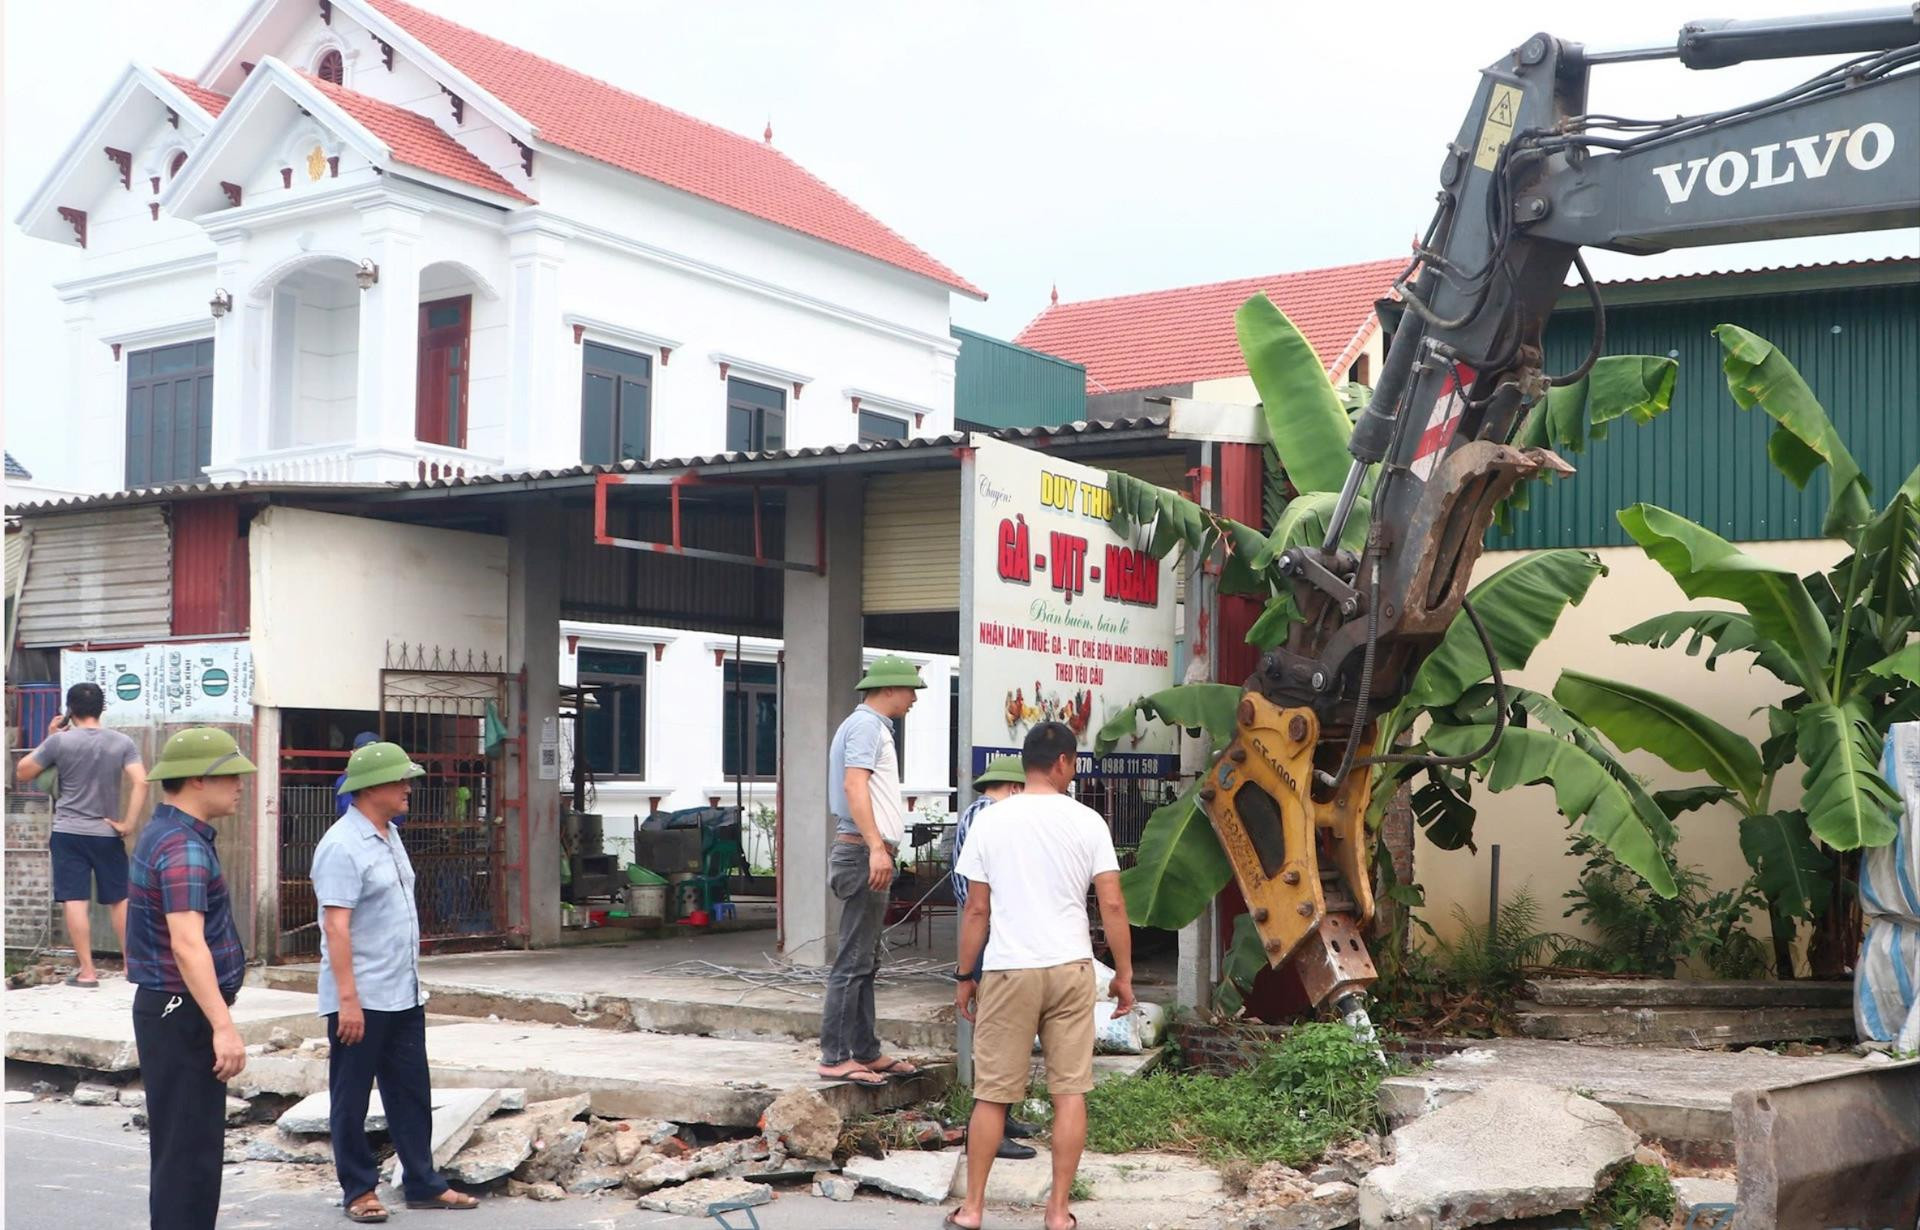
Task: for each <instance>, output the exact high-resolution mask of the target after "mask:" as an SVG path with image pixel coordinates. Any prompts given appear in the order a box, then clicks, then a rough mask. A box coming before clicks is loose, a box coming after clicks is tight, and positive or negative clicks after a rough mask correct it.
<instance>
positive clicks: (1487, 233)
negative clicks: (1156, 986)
mask: <svg viewBox="0 0 1920 1230" xmlns="http://www.w3.org/2000/svg"><path fill="white" fill-rule="evenodd" d="M1809 55H1849V56H1852V57H1853V58H1851V59H1849V60H1847V61H1846V62H1844V63H1843V64H1841V65H1839V66H1838V67H1836V68H1833V69H1830V70H1827V71H1823V72H1821V73H1820V74H1818V75H1816V76H1814V77H1812V78H1810V79H1809V80H1807V81H1805V82H1803V83H1802V84H1801V85H1799V86H1797V87H1795V88H1793V89H1790V90H1786V91H1782V92H1781V93H1779V94H1776V95H1774V96H1773V97H1771V98H1766V99H1761V100H1759V101H1757V102H1753V103H1750V104H1746V105H1743V106H1740V107H1735V108H1732V109H1729V110H1726V111H1722V112H1717V113H1713V114H1707V115H1697V116H1687V117H1680V118H1676V119H1666V120H1634V119H1629V118H1624V117H1619V116H1607V115H1592V114H1588V112H1587V106H1586V96H1587V86H1588V79H1589V75H1590V73H1591V71H1592V70H1593V69H1595V68H1596V67H1601V66H1604V65H1607V64H1610V63H1618V62H1622V61H1629V60H1644V59H1655V58H1662V57H1668V58H1678V59H1679V60H1681V61H1682V62H1683V63H1685V64H1686V65H1687V66H1689V67H1692V68H1699V69H1710V68H1717V67H1722V66H1724V65H1728V64H1733V63H1738V62H1741V61H1744V60H1752V59H1769V58H1785V57H1792V56H1809ZM1439 188H1440V190H1439V194H1438V208H1437V209H1436V211H1435V213H1434V217H1433V220H1432V222H1431V223H1430V224H1429V226H1428V228H1427V230H1426V232H1425V234H1424V236H1423V237H1422V239H1421V240H1420V241H1419V243H1418V244H1417V245H1416V250H1415V253H1414V255H1413V258H1412V259H1411V260H1410V262H1409V264H1408V267H1407V269H1406V270H1405V271H1404V272H1403V273H1402V274H1401V276H1400V277H1399V278H1398V279H1397V280H1396V282H1395V284H1394V290H1395V291H1396V292H1397V295H1398V298H1399V301H1400V302H1399V305H1400V307H1401V308H1402V309H1403V312H1404V314H1403V319H1402V324H1401V327H1400V329H1399V330H1398V332H1397V333H1396V334H1395V336H1394V339H1393V343H1392V346H1391V348H1390V350H1389V351H1388V354H1387V357H1386V361H1385V363H1384V364H1383V365H1382V369H1381V374H1380V377H1379V380H1378V383H1377V385H1376V387H1375V389H1374V394H1373V399H1372V401H1371V403H1370V404H1369V405H1368V406H1367V407H1366V409H1365V410H1364V411H1363V412H1362V413H1361V415H1360V418H1359V420H1358V421H1357V422H1356V423H1355V426H1354V431H1353V436H1352V439H1351V442H1350V444H1349V449H1350V451H1351V453H1352V455H1353V463H1352V467H1351V469H1350V472H1349V474H1348V476H1347V481H1346V483H1345V486H1344V487H1343V489H1342V491H1341V493H1340V499H1339V502H1338V505H1337V508H1336V511H1335V514H1334V516H1333V518H1332V519H1331V523H1330V524H1329V525H1328V528H1327V533H1326V536H1325V539H1324V541H1323V542H1322V543H1321V544H1320V545H1319V546H1317V547H1315V546H1305V547H1296V548H1293V549H1291V550H1289V551H1287V552H1286V553H1285V554H1284V555H1282V556H1281V558H1280V560H1279V561H1278V566H1279V568H1280V570H1281V572H1282V573H1283V574H1284V575H1286V576H1287V577H1288V578H1290V580H1291V582H1292V584H1293V588H1294V598H1295V601H1296V603H1297V605H1298V607H1299V609H1300V611H1301V613H1302V615H1303V619H1302V620H1301V621H1300V622H1299V623H1297V624H1295V625H1294V627H1293V629H1292V632H1291V634H1290V636H1289V638H1288V640H1287V642H1286V644H1285V645H1284V646H1280V647H1277V648H1275V649H1273V650H1270V651H1269V652H1268V653H1266V654H1265V655H1264V656H1263V657H1262V659H1261V662H1260V664H1259V667H1258V669H1257V670H1256V671H1255V673H1254V675H1253V676H1252V677H1251V678H1249V679H1248V680H1247V681H1246V685H1245V693H1244V695H1243V696H1242V698H1241V704H1240V710H1239V722H1238V729H1237V732H1236V736H1235V738H1234V740H1233V741H1232V742H1231V743H1230V744H1229V745H1228V747H1227V749H1226V752H1225V754H1224V755H1223V756H1222V757H1221V758H1220V760H1219V761H1218V762H1217V763H1216V764H1215V766H1214V768H1213V769H1212V770H1211V771H1210V779H1209V780H1208V781H1207V782H1206V783H1205V784H1204V786H1203V788H1202V790H1201V796H1200V797H1201V801H1202V805H1203V806H1204V807H1205V808H1206V810H1207V813H1208V816H1209V818H1210V819H1211V820H1212V822H1213V826H1214V829H1215V831H1216V832H1217V833H1218V835H1219V837H1220V840H1221V844H1222V846H1223V847H1224V848H1225V850H1226V851H1227V854H1228V856H1229V858H1230V860H1231V862H1232V863H1233V867H1234V874H1235V877H1236V878H1237V879H1238V881H1239V884H1240V887H1241V891H1242V893H1243V895H1244V896H1245V898H1246V900H1247V903H1248V906H1249V909H1250V910H1251V911H1252V914H1253V919H1254V922H1255V924H1256V926H1257V927H1258V929H1259V932H1260V936H1261V939H1262V941H1263V943H1264V944H1265V947H1266V951H1267V956H1268V960H1269V962H1270V963H1271V964H1273V965H1276V966H1278V965H1281V964H1283V963H1285V962H1288V961H1292V962H1294V963H1295V964H1296V966H1297V968H1298V969H1299V971H1300V974H1301V977H1302V980H1303V982H1304V984H1305V986H1306V988H1307V991H1308V994H1309V995H1310V997H1311V998H1312V999H1313V1002H1314V1003H1315V1004H1316V1005H1317V1004H1320V1003H1323V1002H1327V1001H1329V1000H1331V1001H1332V1002H1333V1003H1334V1004H1335V1005H1336V1007H1337V1008H1338V1010H1339V1011H1341V1012H1342V1013H1345V1014H1347V1015H1348V1016H1349V1018H1350V1019H1352V1017H1353V1014H1354V1013H1356V1012H1359V1013H1362V1014H1364V1003H1365V1000H1364V992H1365V989H1366V987H1367V986H1368V985H1370V984H1371V982H1372V981H1373V977H1374V969H1373V964H1372V961H1371V958H1370V957H1369V955H1368V953H1367V947H1366V943H1365V940H1364V936H1365V933H1366V927H1367V924H1368V922H1369V921H1370V920H1371V918H1372V915H1373V898H1372V894H1371V891H1370V889H1369V883H1368V868H1369V865H1370V862H1371V858H1370V855H1371V843H1370V838H1369V835H1368V833H1367V829H1366V823H1365V812H1366V806H1367V799H1368V794H1369V789H1368V787H1369V784H1370V780H1371V774H1372V773H1373V772H1374V770H1375V769H1376V768H1377V767H1378V766H1379V765H1381V764H1383V763H1391V762H1394V761H1405V760H1407V759H1409V758H1408V757H1406V756H1404V755H1400V754H1398V753H1396V752H1395V751H1394V750H1393V749H1391V748H1388V749H1375V748H1374V746H1373V742H1374V736H1375V731H1376V726H1377V719H1378V715H1379V714H1382V713H1384V712H1386V711H1387V710H1388V709H1391V708H1392V707H1393V706H1394V705H1395V704H1396V703H1397V702H1398V701H1399V700H1400V699H1401V698H1402V697H1403V696H1405V695H1406V693H1407V691H1408V689H1409V687H1410V686H1411V684H1412V680H1413V677H1414V674H1415V672H1416V671H1417V670H1418V669H1419V667H1420V664H1421V663H1422V662H1423V661H1424V660H1425V659H1426V656H1427V655H1428V654H1429V653H1431V652H1432V650H1433V649H1434V647H1435V646H1436V645H1438V643H1439V642H1440V639H1441V638H1442V637H1443V636H1444V635H1445V634H1446V631H1447V629H1448V628H1449V627H1450V626H1451V625H1452V623H1453V621H1454V619H1455V617H1456V616H1457V615H1459V614H1460V613H1461V612H1462V611H1463V610H1464V612H1465V614H1466V616H1467V618H1468V619H1469V620H1471V621H1472V623H1473V625H1474V626H1475V628H1476V629H1477V630H1478V631H1479V634H1480V637H1481V640H1482V643H1483V645H1484V646H1485V647H1486V649H1487V652H1488V658H1489V660H1490V661H1494V662H1495V686H1496V689H1498V688H1499V687H1500V683H1499V672H1498V663H1497V659H1495V658H1494V655H1493V651H1492V645H1491V642H1490V640H1489V638H1488V636H1487V633H1486V630H1485V627H1484V625H1483V624H1482V622H1481V620H1480V617H1479V615H1478V614H1477V613H1476V612H1475V611H1474V610H1473V608H1472V606H1471V604H1469V603H1467V602H1466V589H1467V585H1468V581H1469V579H1470V576H1471V573H1472V571H1473V566H1474V563H1475V561H1476V560H1477V559H1478V558H1479V555H1480V550H1481V546H1482V543H1483V542H1484V540H1485V537H1486V532H1487V528H1488V526H1489V524H1490V523H1491V521H1492V519H1493V516H1494V512H1495V509H1496V508H1497V507H1498V505H1499V504H1500V502H1501V501H1502V500H1504V499H1505V498H1506V497H1507V495H1508V494H1509V493H1511V491H1512V490H1513V488H1514V487H1515V486H1516V485H1517V484H1519V483H1521V482H1524V481H1525V480H1527V479H1529V478H1533V477H1537V476H1541V475H1547V474H1558V475H1570V474H1572V473H1573V467H1572V466H1570V465H1568V464H1567V463H1566V462H1565V461H1563V460H1562V459H1561V458H1559V457H1558V456H1556V455H1555V454H1553V453H1552V452H1550V451H1547V450H1545V449H1539V448H1524V449H1523V448H1516V447H1514V446H1513V444H1512V443H1511V441H1512V439H1513V437H1514V434H1515V431H1516V429H1517V427H1518V426H1519V424H1520V423H1522V422H1523V421H1524V419H1525V417H1526V415H1527V413H1528V412H1529V411H1530V410H1531V409H1532V408H1533V407H1534V406H1535V405H1536V404H1537V403H1538V402H1539V401H1540V400H1541V399H1542V398H1544V397H1545V396H1546V394H1547V390H1548V389H1549V388H1550V387H1552V386H1554V385H1556V384H1567V383H1572V382H1573V381H1575V380H1578V379H1579V378H1581V377H1583V376H1584V375H1585V374H1586V373H1587V371H1589V370H1590V369H1591V367H1592V365H1593V363H1594V362H1595V360H1597V359H1598V358H1599V356H1600V354H1601V352H1602V351H1603V350H1604V347H1605V342H1606V335H1605V310H1604V305H1603V304H1602V303H1601V302H1600V296H1599V292H1598V289H1597V288H1596V287H1595V284H1594V282H1593V278H1592V276H1591V275H1590V274H1589V273H1588V271H1587V267H1586V262H1585V261H1584V260H1583V259H1582V257H1581V255H1580V249H1581V248H1582V247H1598V248H1607V249H1611V250H1614V251H1620V252H1629V253H1652V252H1659V251H1664V250H1667V249H1670V248H1676V247H1686V246H1695V245H1702V244H1717V243H1728V242H1735V241H1747V240H1762V239H1780V238H1789V237H1794V236H1800V235H1823V234H1836V233H1840V232H1846V231H1861V230H1874V229H1883V228H1891V227H1910V226H1916V225H1920V4H1913V5H1909V6H1906V7H1900V8H1891V9H1882V10H1871V11H1861V12H1847V13H1833V14H1825V15H1820V16H1813V17H1806V18H1785V19H1769V20H1765V21H1719V22H1694V23H1691V24H1689V25H1687V26H1686V27H1684V28H1683V29H1682V30H1681V32H1680V36H1679V38H1678V39H1677V40H1676V41H1675V42H1674V43H1673V44H1671V45H1668V46H1662V47H1647V48H1629V49H1624V50H1619V51H1598V50H1589V49H1586V48H1583V47H1581V46H1580V45H1578V44H1574V43H1568V42H1564V41H1562V40H1560V39H1557V38H1554V37H1552V36H1550V35H1546V34H1538V35H1535V36H1534V37H1532V38H1530V39H1528V40H1527V41H1526V42H1525V43H1523V44H1522V45H1521V46H1520V47H1518V48H1516V49H1515V50H1514V51H1512V52H1511V53H1509V54H1508V55H1505V56H1503V57H1501V58H1500V59H1499V60H1498V61H1497V62H1495V63H1494V64H1492V65H1490V66H1489V67H1488V68H1486V69H1485V70H1484V72H1483V73H1482V79H1481V82H1480V86H1479V89H1478V91H1477V93H1476V95H1475V97H1474V102H1473V106H1472V108H1471V109H1470V110H1469V112H1468V114H1467V117H1466V120H1465V122H1464V123H1463V124H1462V125H1461V127H1460V131H1459V135H1458V136H1457V137H1456V138H1455V140H1454V141H1453V143H1452V144H1450V145H1449V146H1448V147H1447V150H1446V153H1445V155H1444V157H1443V159H1442V161H1441V167H1440V176H1439ZM1570 271H1577V272H1578V274H1579V277H1580V279H1581V281H1582V282H1583V283H1584V285H1585V286H1586V288H1587V291H1588V293H1589V295H1590V296H1591V298H1592V300H1593V303H1594V308H1595V311H1594V321H1595V331H1594V339H1593V346H1592V352H1591V354H1590V355H1589V356H1588V358H1587V360H1586V361H1585V362H1584V363H1583V364H1582V365H1581V366H1580V367H1578V368H1576V369H1575V370H1574V371H1572V372H1568V373H1561V374H1550V373H1548V372H1546V371H1545V370H1544V368H1543V367H1542V363H1543V358H1544V351H1543V348H1542V342H1541V338H1542V333H1543V331H1544V330H1545V327H1546V323H1547V318H1548V316H1549V314H1550V313H1551V312H1552V309H1553V305H1554V303H1555V301H1556V300H1558V298H1559V297H1560V295H1561V293H1562V289H1563V287H1564V286H1565V284H1566V281H1567V277H1568V274H1569V272H1570ZM1383 306H1384V305H1383ZM1369 481H1371V482H1372V483H1373V487H1372V519H1371V523H1370V526H1369V530H1368V534H1367V538H1366V542H1365V545H1364V547H1363V548H1362V549H1361V550H1359V551H1358V552H1355V551H1349V550H1344V549H1342V548H1341V547H1340V539H1341V535H1342V531H1343V530H1344V529H1345V527H1346V523H1347V521H1348V519H1349V517H1350V516H1351V513H1352V509H1353V506H1354V502H1355V499H1356V497H1357V496H1358V495H1359V494H1360V493H1361V491H1362V489H1363V487H1364V486H1365V485H1366V484H1367V483H1368V482H1369ZM1500 708H1501V709H1502V710H1504V708H1505V706H1504V705H1501V706H1500ZM1502 716H1504V715H1502ZM1498 720H1499V719H1496V721H1498ZM1498 732H1499V727H1498V725H1496V727H1495V733H1494V738H1495V739H1497V738H1498ZM1491 748H1492V744H1491V743H1489V745H1488V747H1487V748H1485V749H1482V750H1481V751H1480V752H1479V753H1476V754H1473V755H1470V756H1461V757H1451V758H1442V757H1417V758H1414V759H1417V760H1420V761H1423V762H1433V763H1441V764H1454V765H1458V764H1464V763H1470V762H1472V761H1474V760H1477V759H1479V757H1480V756H1482V755H1484V754H1485V753H1486V751H1490V750H1491ZM1362 1020H1364V1015H1363V1016H1362Z"/></svg>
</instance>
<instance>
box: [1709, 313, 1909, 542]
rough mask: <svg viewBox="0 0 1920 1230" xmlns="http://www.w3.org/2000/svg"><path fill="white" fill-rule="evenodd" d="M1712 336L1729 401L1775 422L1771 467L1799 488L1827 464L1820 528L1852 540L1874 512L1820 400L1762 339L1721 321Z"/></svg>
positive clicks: (1856, 468) (1862, 477) (1859, 475)
mask: <svg viewBox="0 0 1920 1230" xmlns="http://www.w3.org/2000/svg"><path fill="white" fill-rule="evenodd" d="M1713 335H1714V337H1716V338H1718V339H1719V341H1720V349H1721V351H1722V353H1723V358H1722V359H1721V362H1720V366H1721V368H1722V369H1723V370H1724V371H1725V372H1726V374H1727V390H1728V392H1730V393H1732V394H1733V400H1734V401H1735V402H1736V403H1738V404H1739V406H1740V408H1741V409H1742V410H1751V409H1753V408H1754V407H1755V406H1759V407H1760V408H1761V409H1762V410H1764V411H1766V412H1767V413H1768V414H1769V415H1771V416H1773V420H1774V422H1776V423H1778V424H1779V426H1778V427H1776V428H1774V432H1773V435H1772V437H1771V438H1769V439H1768V440H1767V456H1768V457H1770V458H1771V459H1772V460H1773V464H1774V468H1775V469H1777V470H1779V471H1780V472H1781V473H1782V474H1784V475H1786V476H1787V478H1788V480H1789V481H1791V482H1792V483H1793V485H1794V486H1796V487H1799V488H1801V489H1802V490H1804V489H1805V488H1806V485H1807V483H1808V481H1809V480H1810V479H1812V477H1813V476H1814V474H1815V472H1817V471H1818V470H1819V469H1820V467H1821V466H1827V467H1829V468H1831V470H1832V475H1831V478H1832V489H1831V494H1830V495H1829V496H1828V498H1827V516H1826V521H1825V523H1824V527H1823V528H1824V532H1825V533H1827V534H1829V535H1831V536H1832V537H1835V538H1845V539H1847V540H1848V541H1849V542H1851V541H1852V540H1853V537H1854V533H1855V531H1857V530H1858V529H1859V527H1860V526H1862V525H1865V524H1866V523H1867V521H1868V520H1869V519H1870V518H1871V517H1872V516H1873V504H1872V502H1871V501H1870V500H1869V499H1868V484H1867V477H1866V475H1865V474H1863V473H1861V472H1860V463H1859V462H1857V461H1855V460H1854V459H1853V454H1852V453H1850V452H1848V451H1847V446H1846V445H1845V444H1844V443H1842V442H1841V440H1840V433H1839V432H1838V431H1836V430H1835V429H1834V426H1833V420H1832V419H1830V418H1828V417H1827V412H1826V411H1825V410H1824V409H1822V408H1821V406H1820V399H1819V398H1817V397H1815V396H1814V395H1813V390H1812V389H1810V388H1808V387H1807V382H1806V381H1805V380H1802V379H1801V378H1800V373H1799V372H1798V371H1796V370H1794V366H1793V364H1792V363H1790V362H1788V361H1787V356H1785V355H1783V354H1781V353H1780V351H1779V350H1778V349H1776V348H1775V347H1774V345H1773V343H1772V342H1769V341H1768V340H1767V339H1766V338H1764V337H1761V336H1760V335H1759V334H1757V333H1750V332H1748V331H1747V330H1745V329H1742V328H1741V327H1740V326H1738V325H1721V326H1720V327H1719V328H1717V329H1715V330H1714V331H1713Z"/></svg>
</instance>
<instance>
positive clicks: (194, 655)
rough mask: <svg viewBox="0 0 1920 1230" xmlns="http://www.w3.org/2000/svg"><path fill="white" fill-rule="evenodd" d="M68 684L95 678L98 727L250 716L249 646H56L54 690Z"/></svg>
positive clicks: (231, 721) (242, 719) (244, 720)
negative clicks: (103, 702) (103, 701)
mask: <svg viewBox="0 0 1920 1230" xmlns="http://www.w3.org/2000/svg"><path fill="white" fill-rule="evenodd" d="M76 683H97V684H99V685H100V690H101V691H102V692H104V693H106V698H107V708H106V712H105V713H103V714H101V715H100V721H101V724H102V725H105V726H171V725H191V724H193V723H195V722H215V723H222V724H227V725H232V724H234V723H248V722H252V721H253V650H252V647H251V646H250V645H249V644H248V643H247V642H246V641H205V642H198V643H186V642H178V643H176V642H162V643H159V644H152V645H139V646H135V647H134V648H131V649H100V650H87V649H66V650H62V651H61V653H60V692H61V695H62V696H64V695H65V694H66V690H67V689H68V688H70V687H72V686H73V685H74V684H76Z"/></svg>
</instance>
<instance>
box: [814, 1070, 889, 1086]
mask: <svg viewBox="0 0 1920 1230" xmlns="http://www.w3.org/2000/svg"><path fill="white" fill-rule="evenodd" d="M835 1066H838V1065H835ZM814 1075H816V1076H818V1077H819V1078H820V1079H821V1080H823V1081H838V1082H840V1083H841V1084H843V1085H865V1086H866V1087H867V1088H869V1089H878V1088H880V1087H881V1086H883V1085H885V1084H886V1083H887V1078H886V1077H884V1076H882V1075H881V1074H880V1073H878V1072H874V1071H870V1070H868V1069H866V1068H863V1067H860V1066H859V1065H858V1064H855V1065H854V1066H853V1067H851V1068H848V1069H847V1070H846V1071H844V1072H829V1071H827V1069H826V1067H825V1066H822V1067H818V1068H815V1069H814Z"/></svg>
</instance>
